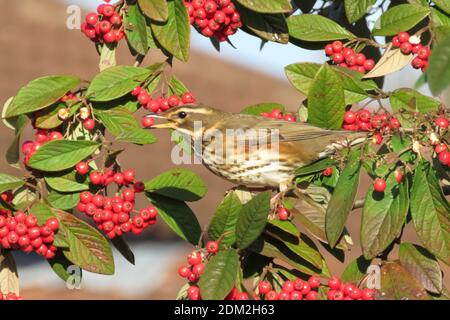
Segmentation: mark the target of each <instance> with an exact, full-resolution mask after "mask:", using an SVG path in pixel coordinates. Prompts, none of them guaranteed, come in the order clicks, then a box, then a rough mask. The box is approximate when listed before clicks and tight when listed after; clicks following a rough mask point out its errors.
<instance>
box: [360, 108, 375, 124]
mask: <svg viewBox="0 0 450 320" xmlns="http://www.w3.org/2000/svg"><path fill="white" fill-rule="evenodd" d="M371 117H372V114H371V113H370V111H369V110H359V111H358V113H357V119H358V120H360V121H362V122H369V121H370V118H371Z"/></svg>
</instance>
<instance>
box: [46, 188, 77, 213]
mask: <svg viewBox="0 0 450 320" xmlns="http://www.w3.org/2000/svg"><path fill="white" fill-rule="evenodd" d="M47 200H48V202H49V203H50V204H51V205H52V206H53V207H54V208H57V209H61V210H70V209H73V208H75V207H76V205H77V204H78V202H79V201H80V193H79V192H75V193H61V192H57V191H54V190H52V191H50V193H49V194H48V197H47Z"/></svg>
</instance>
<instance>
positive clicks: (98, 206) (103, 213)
mask: <svg viewBox="0 0 450 320" xmlns="http://www.w3.org/2000/svg"><path fill="white" fill-rule="evenodd" d="M134 200H135V192H134V190H133V189H125V190H123V191H122V194H121V196H118V195H116V196H113V197H111V198H108V197H106V196H102V195H100V194H92V193H91V192H89V191H84V192H82V193H80V202H79V203H78V205H77V209H78V210H79V211H80V212H84V213H85V214H86V215H87V216H88V217H91V218H92V219H94V221H95V222H96V223H97V228H98V229H99V230H102V231H104V232H105V233H106V236H107V237H108V238H110V239H113V238H115V237H120V236H122V235H124V234H125V233H128V232H132V233H133V234H141V233H142V232H143V231H144V229H146V228H147V227H148V226H150V225H154V224H155V223H156V216H157V215H158V211H157V210H156V209H155V208H154V207H152V206H149V207H147V208H144V209H141V210H140V211H139V213H138V214H136V215H134V216H131V214H132V212H133V211H134Z"/></svg>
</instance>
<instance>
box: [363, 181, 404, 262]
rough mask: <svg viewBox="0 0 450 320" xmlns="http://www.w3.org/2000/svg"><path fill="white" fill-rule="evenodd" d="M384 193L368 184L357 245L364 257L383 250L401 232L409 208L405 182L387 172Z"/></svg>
mask: <svg viewBox="0 0 450 320" xmlns="http://www.w3.org/2000/svg"><path fill="white" fill-rule="evenodd" d="M386 183H387V187H386V190H385V191H384V192H376V191H375V190H374V189H373V185H371V186H370V188H369V191H368V192H367V195H366V199H365V201H364V208H363V212H362V218H361V247H362V251H363V254H364V257H365V258H366V259H372V258H374V257H376V256H377V255H378V254H379V253H381V252H383V251H384V250H385V249H386V248H387V247H388V246H389V245H390V244H391V243H392V241H394V239H395V238H396V237H398V236H399V235H400V233H401V231H402V227H403V225H404V224H405V220H406V215H407V214H408V209H409V194H408V181H407V179H404V180H403V182H402V183H400V184H399V183H397V181H396V180H395V175H394V174H393V173H391V174H390V175H389V177H388V178H387V180H386Z"/></svg>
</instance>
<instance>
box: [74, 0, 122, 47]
mask: <svg viewBox="0 0 450 320" xmlns="http://www.w3.org/2000/svg"><path fill="white" fill-rule="evenodd" d="M105 2H109V0H108V1H106V0H105ZM81 32H83V33H84V34H85V35H86V37H88V38H89V39H91V40H92V41H94V42H99V43H116V42H119V41H120V40H122V39H123V38H124V36H125V33H124V31H123V27H122V17H121V16H120V14H118V13H117V12H116V8H115V7H114V6H113V5H111V4H106V3H102V4H100V5H99V6H98V7H97V12H89V13H88V14H87V15H86V19H85V21H84V22H83V23H82V24H81Z"/></svg>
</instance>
